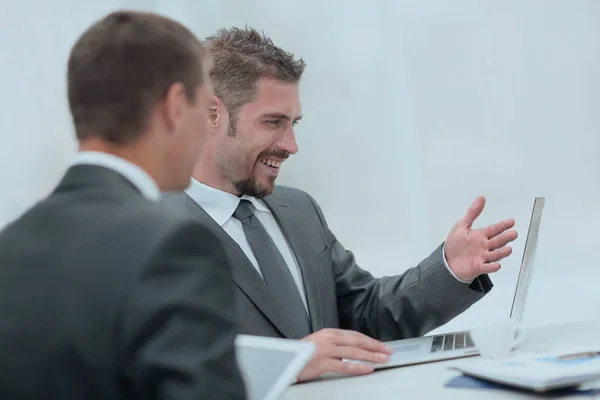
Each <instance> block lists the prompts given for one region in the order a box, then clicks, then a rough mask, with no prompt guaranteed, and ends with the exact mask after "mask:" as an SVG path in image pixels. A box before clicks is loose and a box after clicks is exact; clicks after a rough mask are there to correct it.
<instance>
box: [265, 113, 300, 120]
mask: <svg viewBox="0 0 600 400" xmlns="http://www.w3.org/2000/svg"><path fill="white" fill-rule="evenodd" d="M263 118H276V119H284V120H286V121H289V120H290V119H291V118H290V117H289V115H285V114H280V113H269V114H265V115H263ZM301 119H302V115H300V116H299V117H298V118H296V119H295V121H300V120H301Z"/></svg>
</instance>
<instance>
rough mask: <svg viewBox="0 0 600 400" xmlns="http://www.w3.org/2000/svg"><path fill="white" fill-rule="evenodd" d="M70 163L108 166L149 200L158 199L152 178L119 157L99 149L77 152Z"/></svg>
mask: <svg viewBox="0 0 600 400" xmlns="http://www.w3.org/2000/svg"><path fill="white" fill-rule="evenodd" d="M72 165H97V166H100V167H105V168H108V169H110V170H112V171H114V172H116V173H118V174H120V175H122V176H123V177H124V178H125V179H127V180H128V181H130V182H131V183H132V184H133V186H135V187H136V188H137V189H138V190H139V191H140V192H141V193H142V195H143V196H144V197H145V198H147V199H148V200H150V201H158V199H159V198H160V190H159V189H158V186H157V185H156V182H154V179H152V177H151V176H150V175H148V173H147V172H146V171H144V170H143V169H142V168H141V167H139V166H137V165H135V164H134V163H132V162H130V161H127V160H125V159H123V158H121V157H117V156H114V155H112V154H108V153H103V152H99V151H82V152H80V153H77V155H76V156H75V159H74V160H73V162H72Z"/></svg>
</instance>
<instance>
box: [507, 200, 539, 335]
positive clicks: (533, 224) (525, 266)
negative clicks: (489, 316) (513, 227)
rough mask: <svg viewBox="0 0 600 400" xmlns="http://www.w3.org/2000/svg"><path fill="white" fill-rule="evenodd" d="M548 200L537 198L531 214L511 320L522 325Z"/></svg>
mask: <svg viewBox="0 0 600 400" xmlns="http://www.w3.org/2000/svg"><path fill="white" fill-rule="evenodd" d="M545 203H546V199H545V198H544V197H536V199H535V201H534V203H533V211H532V212H531V220H530V222H529V230H528V231H527V239H526V240H525V248H524V250H523V259H522V260H521V269H520V270H519V278H518V280H517V287H516V289H515V295H514V297H513V304H512V307H511V310H510V318H511V319H512V320H514V321H515V322H516V323H520V322H521V320H522V318H523V311H524V309H525V300H526V298H527V292H528V290H529V284H530V280H531V274H532V270H533V268H532V264H533V261H534V258H535V251H536V248H537V242H538V233H539V230H540V223H541V221H542V211H543V210H544V204H545Z"/></svg>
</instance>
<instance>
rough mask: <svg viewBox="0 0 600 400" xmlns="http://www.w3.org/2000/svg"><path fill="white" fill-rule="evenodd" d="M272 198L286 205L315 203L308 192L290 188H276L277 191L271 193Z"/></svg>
mask: <svg viewBox="0 0 600 400" xmlns="http://www.w3.org/2000/svg"><path fill="white" fill-rule="evenodd" d="M270 197H271V198H272V199H274V200H277V201H279V202H281V203H285V204H288V203H298V202H300V203H315V200H314V199H313V198H312V196H311V195H310V194H308V192H305V191H304V190H301V189H297V188H293V187H290V186H275V189H274V190H273V193H271V195H270Z"/></svg>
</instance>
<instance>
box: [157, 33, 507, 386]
mask: <svg viewBox="0 0 600 400" xmlns="http://www.w3.org/2000/svg"><path fill="white" fill-rule="evenodd" d="M207 43H208V47H209V49H210V52H211V55H212V57H213V63H214V65H213V69H212V70H211V81H212V83H213V86H214V89H215V97H214V99H213V101H212V104H211V108H210V116H209V118H210V124H211V126H212V128H213V131H214V133H213V137H212V138H211V142H210V144H209V145H208V146H206V147H205V148H204V149H203V151H202V152H201V153H200V158H199V163H198V164H197V166H196V169H195V171H194V175H193V178H194V179H192V184H191V186H190V187H189V188H188V189H187V190H186V191H185V193H173V194H168V195H166V196H165V197H164V199H163V202H164V204H165V205H166V206H167V207H169V208H172V209H183V210H186V211H187V212H188V213H189V214H190V215H192V216H194V217H195V218H196V219H197V220H198V221H200V222H202V223H203V224H204V225H205V226H206V227H207V228H209V229H211V230H213V231H214V232H216V233H217V234H219V235H220V237H221V238H222V240H223V241H225V242H226V243H227V246H226V248H227V252H228V256H229V258H230V260H231V262H232V263H233V278H234V281H235V283H236V285H237V288H236V289H237V290H236V293H237V301H238V314H239V318H240V319H241V323H242V331H243V332H244V333H248V334H255V335H265V336H273V337H286V338H296V339H300V338H303V340H309V341H312V342H314V343H316V354H315V356H314V357H313V359H312V360H311V361H310V362H309V363H308V365H307V366H306V368H305V369H304V370H303V371H302V373H301V374H300V375H299V376H298V380H300V381H303V380H308V379H312V378H315V377H317V376H319V375H321V374H322V373H325V372H341V373H351V374H363V373H369V372H371V371H372V367H370V366H367V365H360V364H353V363H343V362H342V361H341V360H342V359H345V358H347V359H357V360H364V361H372V362H385V361H386V360H387V358H388V355H389V354H390V349H389V348H387V347H386V346H384V345H383V344H382V343H381V342H380V341H384V340H395V339H402V338H409V337H415V336H420V335H423V334H425V333H426V332H428V331H430V330H432V329H434V328H436V327H439V326H441V325H442V324H444V323H446V322H448V321H449V320H450V319H452V318H454V317H455V316H457V315H458V314H460V313H462V312H463V311H465V310H466V309H467V308H468V307H470V306H471V305H472V304H473V303H475V302H476V301H478V300H479V299H481V298H482V297H483V296H484V295H485V294H486V293H487V292H489V291H490V290H491V288H492V283H491V281H490V279H489V277H488V275H487V273H490V272H494V271H497V270H498V269H499V268H500V264H499V261H500V260H501V259H503V258H504V257H506V256H508V255H509V254H510V252H511V248H510V247H508V246H507V244H508V243H509V242H511V241H513V240H514V239H515V238H516V237H517V234H516V232H515V231H514V230H510V228H511V227H512V226H513V225H514V221H513V220H505V221H502V222H499V223H497V224H494V225H491V226H489V227H486V228H484V229H478V230H475V229H472V224H473V222H474V221H475V219H476V218H477V217H478V216H479V214H480V213H481V211H482V210H483V207H484V199H483V198H478V199H477V200H476V201H475V203H474V204H473V205H472V206H471V208H470V209H469V211H468V212H467V215H466V216H465V217H464V218H463V219H462V220H461V221H459V222H458V223H457V224H456V225H455V226H454V227H453V229H452V230H451V231H450V234H449V235H448V237H447V240H446V241H445V242H444V243H443V244H441V245H440V246H439V247H438V248H437V249H435V251H433V253H432V254H431V255H430V256H429V257H427V258H426V259H425V260H423V261H422V262H421V263H420V264H419V265H418V266H417V267H416V268H412V269H409V270H408V271H407V272H406V273H404V274H403V275H398V276H391V277H385V278H381V279H375V278H374V277H373V276H372V275H371V274H369V273H368V272H367V271H364V270H362V269H361V268H359V267H358V265H356V262H355V259H354V256H353V255H352V253H351V252H350V251H348V250H346V249H345V248H344V247H343V246H342V244H341V243H340V242H339V241H338V240H337V239H336V237H335V236H334V234H333V233H332V232H331V230H330V229H329V227H328V226H327V222H326V220H325V217H324V216H323V213H322V212H321V209H320V208H319V206H318V205H317V203H316V202H315V201H314V199H313V198H312V197H311V196H309V195H308V194H307V193H305V192H302V191H300V190H297V189H292V188H286V187H275V184H274V183H275V179H276V178H277V175H278V173H279V168H280V167H281V164H282V163H283V162H284V161H285V160H286V159H287V158H288V156H289V155H290V154H295V153H296V152H297V150H298V148H297V145H296V140H295V137H294V125H295V124H296V123H297V122H298V121H299V120H300V118H301V116H302V112H301V107H300V101H299V95H298V83H299V81H300V77H301V75H302V73H303V70H304V62H303V61H302V60H295V59H294V57H293V56H292V55H291V54H289V53H287V52H285V51H283V50H282V49H280V48H278V47H277V46H275V45H274V44H273V43H272V41H271V40H270V39H268V38H267V37H264V36H263V35H261V34H260V33H258V32H257V31H255V30H252V29H236V28H233V29H229V30H221V31H219V32H218V33H217V34H216V35H215V36H212V37H210V38H208V39H207Z"/></svg>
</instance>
